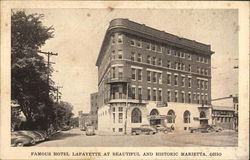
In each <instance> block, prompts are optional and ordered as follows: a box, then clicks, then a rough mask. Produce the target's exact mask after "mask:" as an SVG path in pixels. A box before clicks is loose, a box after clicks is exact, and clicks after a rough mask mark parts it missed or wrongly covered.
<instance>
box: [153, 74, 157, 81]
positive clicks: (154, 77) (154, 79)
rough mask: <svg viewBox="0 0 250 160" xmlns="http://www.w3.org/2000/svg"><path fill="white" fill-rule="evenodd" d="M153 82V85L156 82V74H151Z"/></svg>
mask: <svg viewBox="0 0 250 160" xmlns="http://www.w3.org/2000/svg"><path fill="white" fill-rule="evenodd" d="M153 82H154V83H156V82H157V74H156V72H153Z"/></svg>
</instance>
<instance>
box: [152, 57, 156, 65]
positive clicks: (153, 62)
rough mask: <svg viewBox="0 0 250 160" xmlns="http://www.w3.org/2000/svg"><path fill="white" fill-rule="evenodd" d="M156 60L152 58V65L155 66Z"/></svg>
mask: <svg viewBox="0 0 250 160" xmlns="http://www.w3.org/2000/svg"><path fill="white" fill-rule="evenodd" d="M155 61H156V58H155V57H152V65H155Z"/></svg>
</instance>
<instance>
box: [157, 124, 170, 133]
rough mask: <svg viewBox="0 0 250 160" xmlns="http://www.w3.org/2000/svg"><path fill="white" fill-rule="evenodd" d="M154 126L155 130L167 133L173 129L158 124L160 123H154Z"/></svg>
mask: <svg viewBox="0 0 250 160" xmlns="http://www.w3.org/2000/svg"><path fill="white" fill-rule="evenodd" d="M154 127H155V129H156V131H157V132H162V133H168V132H172V131H173V130H172V128H171V127H165V126H163V125H160V124H158V125H155V126H154Z"/></svg>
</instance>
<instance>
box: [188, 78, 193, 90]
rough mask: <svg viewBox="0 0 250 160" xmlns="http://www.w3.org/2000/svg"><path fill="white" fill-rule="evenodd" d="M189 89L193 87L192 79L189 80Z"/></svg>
mask: <svg viewBox="0 0 250 160" xmlns="http://www.w3.org/2000/svg"><path fill="white" fill-rule="evenodd" d="M188 87H189V88H191V87H192V79H191V78H188Z"/></svg>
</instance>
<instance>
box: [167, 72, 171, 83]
mask: <svg viewBox="0 0 250 160" xmlns="http://www.w3.org/2000/svg"><path fill="white" fill-rule="evenodd" d="M167 84H169V85H170V84H171V73H168V74H167Z"/></svg>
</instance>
